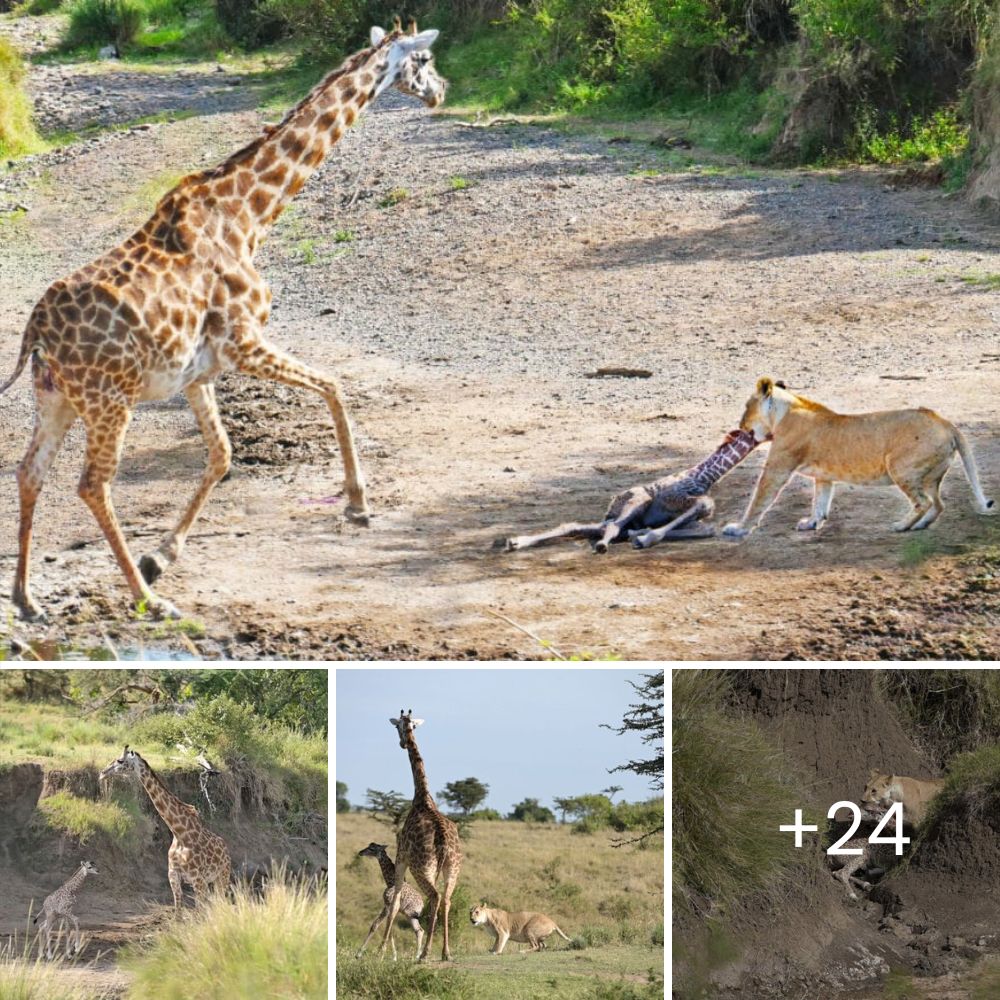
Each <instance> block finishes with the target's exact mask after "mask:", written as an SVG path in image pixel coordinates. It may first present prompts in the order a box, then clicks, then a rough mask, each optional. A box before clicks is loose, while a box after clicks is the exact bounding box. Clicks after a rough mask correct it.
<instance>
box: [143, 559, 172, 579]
mask: <svg viewBox="0 0 1000 1000" xmlns="http://www.w3.org/2000/svg"><path fill="white" fill-rule="evenodd" d="M165 569H166V566H164V565H163V563H162V562H160V560H159V559H158V558H157V557H156V556H143V557H142V558H141V559H140V560H139V572H140V573H141V574H142V578H143V580H145V581H146V583H150V584H152V583H156V581H157V580H159V579H160V577H161V576H162V575H163V571H164V570H165Z"/></svg>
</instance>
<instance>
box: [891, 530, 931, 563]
mask: <svg viewBox="0 0 1000 1000" xmlns="http://www.w3.org/2000/svg"><path fill="white" fill-rule="evenodd" d="M940 551H941V546H940V543H939V542H938V541H937V539H936V538H935V537H934V536H933V535H929V534H927V533H924V534H920V535H914V536H912V537H910V538H907V539H905V540H904V542H903V545H902V547H901V549H900V553H899V561H900V563H901V564H902V565H903V566H905V567H906V568H907V569H913V568H914V567H915V566H919V565H921V563H924V562H926V561H927V560H928V559H930V558H931V556H934V555H937V553H939V552H940Z"/></svg>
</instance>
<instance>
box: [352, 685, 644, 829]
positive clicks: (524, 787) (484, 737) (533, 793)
mask: <svg viewBox="0 0 1000 1000" xmlns="http://www.w3.org/2000/svg"><path fill="white" fill-rule="evenodd" d="M646 672H647V673H653V672H654V669H653V668H650V669H648V670H647V671H646ZM642 673H643V672H642V671H641V670H637V669H617V670H597V669H591V668H584V669H581V668H574V669H570V670H554V669H545V668H531V669H527V670H522V669H512V668H502V669H496V670H491V669H484V668H482V667H470V668H469V669H459V670H446V669H443V670H435V669H433V668H429V669H413V670H381V669H377V668H364V669H356V670H351V669H342V668H341V669H338V670H337V686H336V718H337V724H336V745H337V767H336V770H337V780H338V781H344V782H346V783H347V786H348V791H347V797H348V799H350V801H351V803H352V804H353V805H362V804H364V801H365V789H367V788H374V789H377V790H379V791H383V792H385V791H389V790H394V791H397V792H401V793H402V794H404V795H406V796H407V797H409V796H410V795H411V794H412V793H413V778H412V776H411V774H410V765H409V759H408V757H407V755H406V751H404V750H402V749H400V746H399V740H398V738H397V736H396V732H395V729H393V727H392V726H391V725H390V724H389V721H388V720H389V719H390V718H392V717H395V716H396V715H398V714H399V709H400V708H402V709H403V710H404V711H405V710H408V709H410V708H412V709H413V714H414V716H415V717H416V718H421V719H424V725H422V726H420V727H419V729H417V746H418V747H419V749H420V753H421V756H422V757H423V758H424V764H425V766H426V769H427V776H428V780H429V782H430V787H431V792H432V793H433V794H434V796H435V798H437V794H438V792H439V791H440V790H441V789H442V788H444V786H445V784H446V783H448V782H449V781H456V780H458V779H460V778H468V777H474V778H478V779H479V780H480V781H483V782H485V783H486V784H488V785H489V786H490V793H489V797H488V798H487V800H486V802H485V803H484V804H485V806H487V807H490V808H493V809H497V810H498V811H500V812H502V813H504V814H506V813H507V812H509V811H510V809H511V807H512V806H513V805H514V803H516V802H520V801H521V800H522V799H523V798H525V797H531V798H536V799H539V801H540V802H541V803H542V805H545V806H548V807H549V808H550V809H551V808H552V797H553V796H554V795H559V796H566V795H579V794H582V793H585V792H599V791H600V790H601V789H603V788H607V787H608V786H609V785H621V786H623V788H624V791H622V792H620V793H619V794H618V795H617V796H616V797H615V801H616V802H617V801H619V800H621V799H622V798H625V799H628V800H630V801H638V800H642V799H648V798H650V797H651V796H653V795H659V794H662V793H660V792H658V791H655V790H654V789H652V788H650V787H649V785H648V783H647V782H646V781H644V780H642V779H640V778H638V777H636V775H634V774H632V772H631V771H626V772H621V773H618V774H614V775H611V774H608V773H607V769H608V768H611V767H614V766H615V765H616V764H624V763H627V762H628V761H629V760H632V759H644V758H645V757H647V756H649V755H650V751H649V749H648V748H646V747H643V745H642V743H641V741H640V740H639V738H638V737H637V736H635V735H634V734H631V733H630V734H626V735H624V736H618V735H617V734H615V733H613V732H610V731H609V730H607V729H600V728H599V725H600V723H602V722H606V723H610V724H620V722H621V719H622V715H623V714H624V713H625V711H627V709H628V706H629V704H630V703H634V702H635V701H636V700H637V695H636V692H635V691H634V690H633V689H632V688H631V687H630V686H629V685H628V684H627V683H626V681H627V680H629V679H631V680H634V681H637V682H638V681H641V679H642Z"/></svg>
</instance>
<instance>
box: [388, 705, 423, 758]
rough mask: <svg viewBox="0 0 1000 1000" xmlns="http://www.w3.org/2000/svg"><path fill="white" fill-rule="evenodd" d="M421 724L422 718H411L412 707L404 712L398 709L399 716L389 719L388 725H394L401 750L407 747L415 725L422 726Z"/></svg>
mask: <svg viewBox="0 0 1000 1000" xmlns="http://www.w3.org/2000/svg"><path fill="white" fill-rule="evenodd" d="M423 724H424V720H423V719H414V718H413V709H412V708H411V709H410V710H409V712H406V713H405V714H404V712H403V710H402V709H400V710H399V718H398V719H390V720H389V725H391V726H395V727H396V732H397V733H399V745H400V747H401V748H402V749H403V750H407V749H409V747H410V743H411V740H412V737H413V730H414V729H416V728H417V726H422V725H423Z"/></svg>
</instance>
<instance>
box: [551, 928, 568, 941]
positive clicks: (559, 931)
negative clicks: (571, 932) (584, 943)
mask: <svg viewBox="0 0 1000 1000" xmlns="http://www.w3.org/2000/svg"><path fill="white" fill-rule="evenodd" d="M553 926H554V925H553ZM555 932H556V934H558V935H559V937H561V938H562V939H563V940H564V941H570V940H572V939H571V938H568V937H566V935H565V934H563V932H562V931H561V930H559V928H558V927H556V928H555Z"/></svg>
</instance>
